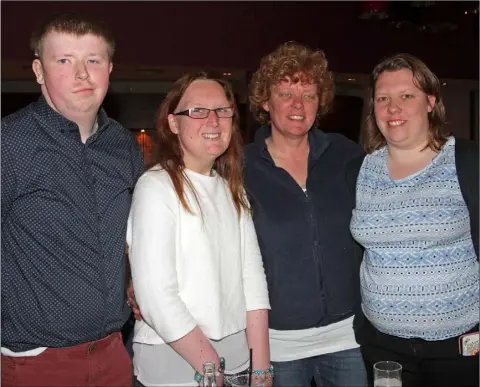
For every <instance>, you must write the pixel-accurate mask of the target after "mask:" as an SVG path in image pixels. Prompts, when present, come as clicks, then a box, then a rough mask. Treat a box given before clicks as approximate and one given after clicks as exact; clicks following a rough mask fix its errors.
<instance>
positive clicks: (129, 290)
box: [127, 280, 142, 321]
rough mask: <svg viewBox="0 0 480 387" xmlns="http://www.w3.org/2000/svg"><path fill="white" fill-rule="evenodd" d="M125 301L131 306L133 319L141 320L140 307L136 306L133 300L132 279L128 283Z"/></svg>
mask: <svg viewBox="0 0 480 387" xmlns="http://www.w3.org/2000/svg"><path fill="white" fill-rule="evenodd" d="M127 303H128V305H130V308H132V312H133V316H134V318H135V320H138V321H141V320H142V313H141V312H140V308H139V307H138V304H137V301H136V300H135V292H134V291H133V283H132V280H130V281H129V283H128V288H127Z"/></svg>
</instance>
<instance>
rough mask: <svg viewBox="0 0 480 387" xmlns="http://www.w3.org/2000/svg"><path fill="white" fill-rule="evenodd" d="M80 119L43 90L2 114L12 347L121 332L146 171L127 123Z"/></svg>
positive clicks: (5, 295) (6, 309)
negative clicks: (136, 192) (135, 209)
mask: <svg viewBox="0 0 480 387" xmlns="http://www.w3.org/2000/svg"><path fill="white" fill-rule="evenodd" d="M98 124H99V126H98V130H97V131H96V132H95V133H94V134H93V135H91V136H90V137H89V138H88V140H87V141H86V143H85V144H84V143H82V142H81V139H80V132H79V129H78V126H77V125H76V124H75V123H73V122H71V121H69V120H67V119H66V118H65V117H63V116H62V115H60V114H58V113H57V112H55V111H54V110H53V109H52V108H50V106H49V105H48V104H47V103H46V101H45V99H44V98H43V97H41V98H40V99H39V101H37V102H35V103H32V104H30V105H29V106H27V107H25V108H24V109H22V110H19V111H18V112H16V113H14V114H12V115H10V116H8V117H6V118H5V119H3V120H2V131H1V152H2V153H1V166H2V170H1V171H2V174H1V175H2V176H1V183H2V186H1V190H2V192H1V193H2V198H1V202H2V207H1V219H2V234H1V235H2V239H1V242H2V267H1V271H2V274H1V276H2V277H1V278H2V282H1V291H2V347H7V348H9V349H10V350H13V351H25V350H29V349H33V348H36V347H65V346H73V345H77V344H80V343H84V342H87V341H92V340H97V339H100V338H103V337H105V336H106V335H108V334H109V333H111V332H114V331H118V330H120V329H121V327H122V325H123V324H124V322H125V321H126V319H127V317H128V312H129V310H128V306H126V303H125V256H124V246H125V233H126V225H127V217H128V212H129V207H130V197H131V193H132V191H133V188H134V185H135V182H136V180H137V178H138V177H139V175H140V174H141V172H142V171H143V159H142V154H141V151H140V149H139V146H138V144H137V142H136V140H135V138H134V136H133V134H132V133H130V132H129V131H128V130H127V129H125V128H124V127H122V126H121V125H120V124H119V123H118V122H116V121H114V120H112V119H110V118H108V117H107V115H106V114H105V112H104V111H103V109H101V110H100V112H99V115H98Z"/></svg>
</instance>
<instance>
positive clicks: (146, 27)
mask: <svg viewBox="0 0 480 387" xmlns="http://www.w3.org/2000/svg"><path fill="white" fill-rule="evenodd" d="M418 3H420V4H422V3H425V4H423V6H422V5H420V6H419V4H418ZM427 3H428V4H432V6H429V7H426V6H425V5H426V4H427ZM372 4H374V5H372ZM372 7H373V8H376V9H378V10H379V12H380V11H381V12H385V13H387V14H388V15H389V16H390V18H389V19H388V20H385V21H377V20H374V18H372V19H370V20H362V19H360V18H359V16H360V15H361V14H362V12H365V11H366V10H371V9H372ZM475 7H478V2H447V1H436V2H433V1H430V2H412V1H410V2H408V1H407V2H400V1H392V2H387V1H378V2H371V1H357V2H344V1H335V2H333V1H332V2H328V1H319V2H316V1H304V2H301V1H296V2H287V1H270V2H249V1H244V2H234V1H213V2H204V1H191V2H187V1H178V2H167V1H158V2H154V1H149V2H141V1H135V2H134V1H124V2H117V1H109V2H100V1H99V2H94V1H88V2H60V1H54V2H44V1H30V2H25V1H18V2H16V1H2V2H1V18H2V23H1V32H2V35H1V36H2V37H1V38H2V42H1V43H2V48H1V50H2V62H3V61H9V60H19V61H24V60H27V61H28V60H30V59H31V58H32V55H31V53H30V51H29V48H28V40H29V36H30V33H31V30H32V28H33V26H34V25H35V24H36V23H37V22H38V21H40V20H42V19H43V18H44V17H46V16H48V15H50V14H52V13H54V12H63V11H82V12H89V13H92V14H94V15H97V16H99V17H101V18H102V19H104V20H105V21H106V22H107V23H108V24H109V25H110V26H111V28H112V30H113V32H114V34H115V36H116V39H117V54H116V58H115V61H116V62H118V63H124V64H142V65H155V66H202V67H203V66H215V67H233V68H241V69H246V70H247V69H250V70H254V69H256V68H257V66H258V62H259V59H260V58H261V57H262V56H263V55H264V54H265V53H267V52H269V51H271V50H272V49H273V48H274V47H275V46H276V45H278V44H279V43H282V42H285V41H289V40H297V41H301V42H304V43H306V44H309V45H311V46H313V47H316V48H321V49H323V50H324V51H325V52H326V54H327V57H328V59H329V61H330V64H331V67H332V69H333V70H334V71H335V72H344V73H348V72H358V73H369V72H370V71H371V70H372V68H373V66H374V65H375V63H377V62H378V61H379V60H381V58H383V57H384V56H386V55H390V54H393V53H396V52H400V51H406V52H410V53H412V54H414V55H418V56H419V57H420V58H422V59H423V60H425V61H426V62H427V64H428V65H429V66H430V67H431V68H432V70H433V71H434V72H435V73H437V75H438V76H440V77H449V78H464V79H478V64H479V63H478V56H479V46H478V14H474V13H473V12H472V10H473V9H474V8H475ZM477 9H478V8H477ZM465 11H467V14H465ZM447 23H450V25H454V26H455V27H456V30H455V31H452V32H448V33H447V32H446V31H447V30H448V26H449V24H447ZM397 27H398V28H397ZM421 28H423V29H424V30H425V32H423V33H422V32H419V30H420V29H421ZM435 28H436V30H435ZM435 31H436V33H435ZM442 31H445V32H442Z"/></svg>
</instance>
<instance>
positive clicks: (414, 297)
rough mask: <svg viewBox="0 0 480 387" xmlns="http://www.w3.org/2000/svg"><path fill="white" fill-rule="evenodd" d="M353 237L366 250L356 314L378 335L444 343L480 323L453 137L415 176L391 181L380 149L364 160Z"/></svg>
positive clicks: (476, 275)
mask: <svg viewBox="0 0 480 387" xmlns="http://www.w3.org/2000/svg"><path fill="white" fill-rule="evenodd" d="M356 200H357V202H356V209H355V210H354V211H353V217H352V221H351V224H350V229H351V231H352V235H353V237H354V238H355V239H356V240H357V241H358V242H359V243H360V244H362V245H363V246H364V247H365V254H364V259H363V262H362V265H361V268H360V280H361V289H362V290H361V291H362V308H363V312H364V313H365V316H366V317H367V318H368V320H369V321H370V322H371V323H372V324H373V325H374V326H375V327H376V328H377V329H378V330H379V331H381V332H383V333H386V334H389V335H393V336H397V337H403V338H422V339H424V340H443V339H447V338H450V337H455V336H458V335H460V334H462V333H464V332H466V331H468V330H469V329H471V328H473V327H474V326H475V325H476V324H477V323H478V321H479V317H478V316H479V265H478V261H477V257H476V255H475V251H474V248H473V244H472V239H471V233H470V220H469V215H468V209H467V206H466V204H465V202H464V200H463V197H462V194H461V192H460V187H459V183H458V179H457V171H456V167H455V139H454V138H453V137H450V138H449V139H448V141H447V143H446V144H445V145H444V146H443V147H442V149H441V151H440V152H439V154H438V155H437V156H436V157H435V158H434V159H433V160H432V161H431V162H430V164H428V165H427V166H426V167H425V168H423V169H422V170H420V171H418V172H416V173H414V174H412V175H410V176H408V177H406V178H403V179H399V180H392V178H391V177H390V174H389V172H388V169H387V149H386V147H384V148H382V149H379V150H377V151H375V152H373V153H372V154H370V155H367V156H366V157H365V160H364V162H363V165H362V167H361V169H360V173H359V176H358V181H357V193H356Z"/></svg>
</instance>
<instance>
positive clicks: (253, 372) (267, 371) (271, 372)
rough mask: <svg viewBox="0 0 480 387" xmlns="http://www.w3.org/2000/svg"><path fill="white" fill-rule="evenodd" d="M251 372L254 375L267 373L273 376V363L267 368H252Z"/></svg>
mask: <svg viewBox="0 0 480 387" xmlns="http://www.w3.org/2000/svg"><path fill="white" fill-rule="evenodd" d="M252 374H254V375H265V376H267V374H268V375H270V376H271V377H272V378H273V375H274V373H273V365H271V366H270V367H269V368H268V369H266V370H253V371H252Z"/></svg>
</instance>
